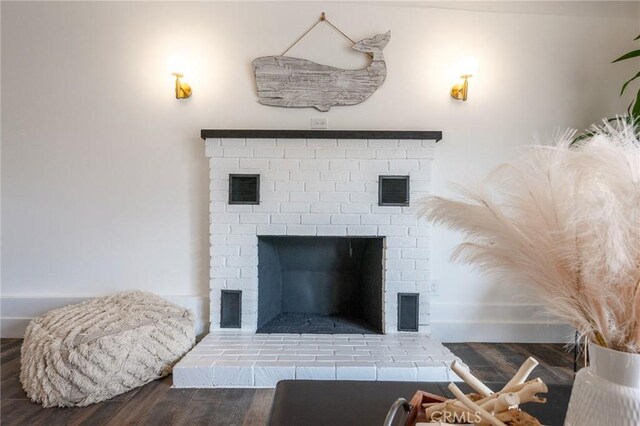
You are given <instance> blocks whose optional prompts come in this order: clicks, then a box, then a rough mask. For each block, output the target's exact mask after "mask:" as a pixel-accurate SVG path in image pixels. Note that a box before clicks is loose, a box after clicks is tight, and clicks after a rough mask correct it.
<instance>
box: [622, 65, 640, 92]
mask: <svg viewBox="0 0 640 426" xmlns="http://www.w3.org/2000/svg"><path fill="white" fill-rule="evenodd" d="M638 77H640V71H638V74H636V75H635V76H634V77H632V78H631V79H629V81H627V82H626V83H625V84H623V85H622V90H620V96H622V94H623V93H624V89H626V88H627V86H628V85H629V83H631V82H632V81H633V80H635V79H636V78H638Z"/></svg>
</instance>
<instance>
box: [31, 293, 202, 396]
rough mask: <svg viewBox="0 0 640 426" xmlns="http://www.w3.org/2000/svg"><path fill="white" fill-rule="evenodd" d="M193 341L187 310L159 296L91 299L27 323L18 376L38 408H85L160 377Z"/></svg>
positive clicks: (190, 321) (185, 351)
mask: <svg viewBox="0 0 640 426" xmlns="http://www.w3.org/2000/svg"><path fill="white" fill-rule="evenodd" d="M194 344H195V328H194V320H193V314H192V313H191V312H190V311H189V310H187V309H185V308H182V307H180V306H177V305H174V304H173V303H170V302H168V301H166V300H164V299H162V298H161V297H158V296H156V295H154V294H151V293H145V292H140V291H135V292H126V293H120V294H118V295H115V296H110V297H103V298H98V299H91V300H88V301H86V302H83V303H80V304H78V305H71V306H67V307H65V308H60V309H54V310H52V311H49V312H48V313H46V314H45V315H43V316H42V317H40V318H36V319H34V320H33V321H31V323H30V324H29V326H28V327H27V331H26V333H25V336H24V343H23V344H22V358H21V370H20V381H21V382H22V387H23V388H24V390H25V392H26V393H27V395H28V396H29V398H31V399H32V400H33V401H35V402H38V403H40V404H42V405H43V406H44V407H54V406H59V407H71V406H85V405H89V404H93V403H95V402H99V401H104V400H105V399H109V398H112V397H113V396H115V395H118V394H121V393H123V392H126V391H128V390H131V389H133V388H136V387H138V386H141V385H144V384H145V383H148V382H150V381H152V380H155V379H158V378H160V377H163V376H166V375H167V374H169V373H171V369H172V367H173V365H174V364H175V363H177V362H178V361H179V360H180V358H182V357H183V356H184V355H185V354H186V353H187V352H188V351H189V350H190V349H191V348H192V347H193V345H194Z"/></svg>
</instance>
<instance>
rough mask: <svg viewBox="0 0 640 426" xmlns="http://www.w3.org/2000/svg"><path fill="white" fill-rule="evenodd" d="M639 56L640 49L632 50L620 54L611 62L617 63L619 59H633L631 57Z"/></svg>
mask: <svg viewBox="0 0 640 426" xmlns="http://www.w3.org/2000/svg"><path fill="white" fill-rule="evenodd" d="M638 56H640V50H632V51H631V52H629V53H627V54H624V55H622V56H620V57H619V58H618V59H616V60H615V61H613V62H611V63H612V64H615V63H616V62H618V61H624V60H625V59H631V58H635V57H638Z"/></svg>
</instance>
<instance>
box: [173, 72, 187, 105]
mask: <svg viewBox="0 0 640 426" xmlns="http://www.w3.org/2000/svg"><path fill="white" fill-rule="evenodd" d="M171 75H174V76H175V77H176V99H187V98H188V97H189V96H191V86H189V85H188V84H187V83H185V82H184V81H182V80H181V78H184V75H182V74H180V73H178V72H174V73H171Z"/></svg>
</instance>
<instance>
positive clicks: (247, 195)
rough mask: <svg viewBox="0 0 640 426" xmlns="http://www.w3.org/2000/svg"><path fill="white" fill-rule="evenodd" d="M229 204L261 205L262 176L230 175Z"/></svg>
mask: <svg viewBox="0 0 640 426" xmlns="http://www.w3.org/2000/svg"><path fill="white" fill-rule="evenodd" d="M229 204H260V175H229Z"/></svg>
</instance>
